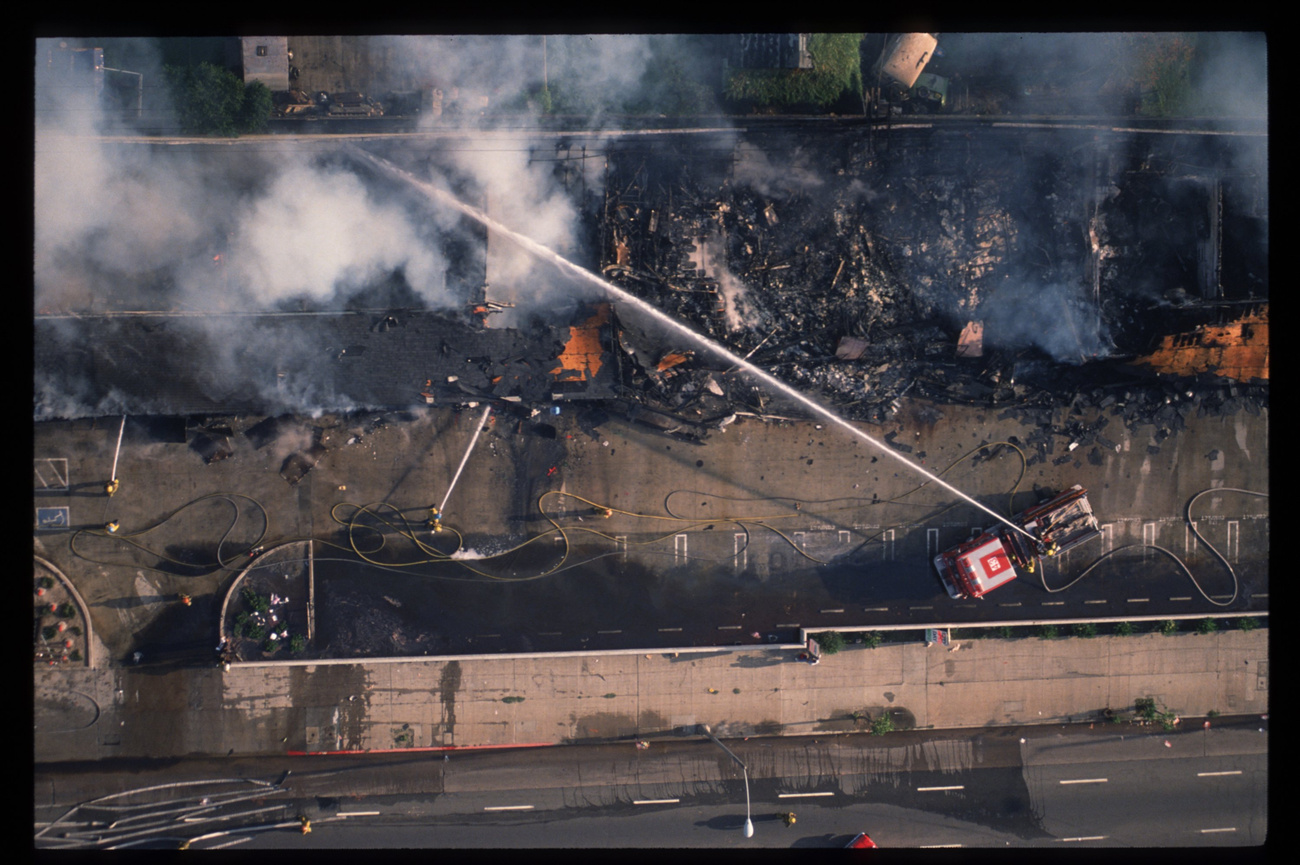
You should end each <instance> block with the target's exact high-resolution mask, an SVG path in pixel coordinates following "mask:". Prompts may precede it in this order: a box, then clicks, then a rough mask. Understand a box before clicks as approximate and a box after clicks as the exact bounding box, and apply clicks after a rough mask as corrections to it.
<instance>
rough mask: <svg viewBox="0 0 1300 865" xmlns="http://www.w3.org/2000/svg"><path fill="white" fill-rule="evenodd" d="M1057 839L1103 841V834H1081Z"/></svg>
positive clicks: (1104, 837) (1104, 838)
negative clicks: (1075, 836) (1076, 836)
mask: <svg viewBox="0 0 1300 865" xmlns="http://www.w3.org/2000/svg"><path fill="white" fill-rule="evenodd" d="M1057 840H1058V841H1105V840H1106V836H1105V835H1082V836H1080V837H1078V838H1058V839H1057Z"/></svg>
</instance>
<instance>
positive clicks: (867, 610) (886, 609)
mask: <svg viewBox="0 0 1300 865" xmlns="http://www.w3.org/2000/svg"><path fill="white" fill-rule="evenodd" d="M862 612H864V613H887V612H889V607H863V608H862Z"/></svg>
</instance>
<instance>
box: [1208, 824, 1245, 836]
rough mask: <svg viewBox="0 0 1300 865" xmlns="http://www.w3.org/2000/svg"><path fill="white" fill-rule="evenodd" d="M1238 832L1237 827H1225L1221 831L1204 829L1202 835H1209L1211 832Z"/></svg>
mask: <svg viewBox="0 0 1300 865" xmlns="http://www.w3.org/2000/svg"><path fill="white" fill-rule="evenodd" d="M1236 831H1237V827H1236V826H1224V827H1223V828H1221V829H1202V830H1201V834H1202V835H1208V834H1209V833H1211V832H1236Z"/></svg>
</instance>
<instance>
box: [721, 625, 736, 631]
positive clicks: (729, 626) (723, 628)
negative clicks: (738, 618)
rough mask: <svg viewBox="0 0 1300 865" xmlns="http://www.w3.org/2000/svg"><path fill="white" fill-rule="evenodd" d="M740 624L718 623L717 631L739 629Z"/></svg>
mask: <svg viewBox="0 0 1300 865" xmlns="http://www.w3.org/2000/svg"><path fill="white" fill-rule="evenodd" d="M740 628H741V626H740V625H718V630H719V631H739V630H740Z"/></svg>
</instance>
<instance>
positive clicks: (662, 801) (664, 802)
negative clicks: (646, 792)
mask: <svg viewBox="0 0 1300 865" xmlns="http://www.w3.org/2000/svg"><path fill="white" fill-rule="evenodd" d="M680 801H682V800H681V799H633V800H632V804H633V805H673V804H675V803H677V802H680Z"/></svg>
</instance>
